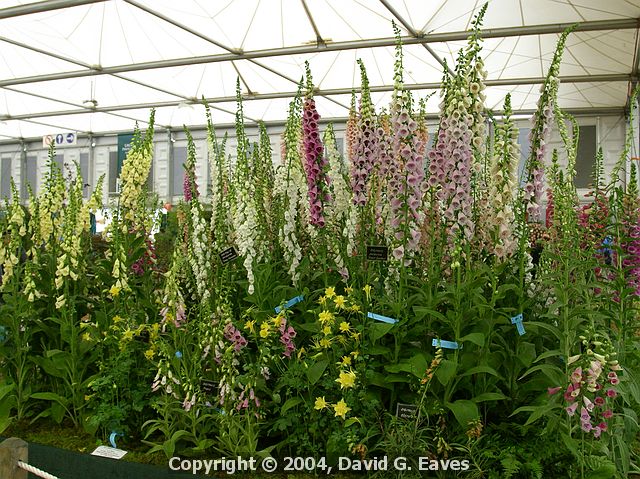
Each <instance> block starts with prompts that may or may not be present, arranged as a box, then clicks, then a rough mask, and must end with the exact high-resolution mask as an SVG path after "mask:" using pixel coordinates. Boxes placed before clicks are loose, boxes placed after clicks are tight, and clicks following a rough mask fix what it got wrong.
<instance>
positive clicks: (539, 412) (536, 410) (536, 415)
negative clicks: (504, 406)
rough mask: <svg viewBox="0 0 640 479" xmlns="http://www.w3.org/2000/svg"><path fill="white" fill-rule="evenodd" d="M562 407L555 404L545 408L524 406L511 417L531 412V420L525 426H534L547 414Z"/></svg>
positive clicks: (547, 405)
mask: <svg viewBox="0 0 640 479" xmlns="http://www.w3.org/2000/svg"><path fill="white" fill-rule="evenodd" d="M561 407H562V406H560V405H553V404H545V405H544V406H522V407H519V408H518V409H516V410H515V411H513V412H512V413H511V415H510V416H509V417H511V416H515V415H516V414H519V413H521V412H531V415H530V416H529V419H527V422H526V423H525V424H524V425H525V426H528V425H529V424H533V423H534V422H536V421H537V420H538V419H540V418H541V417H542V416H544V415H545V414H547V413H549V412H551V411H553V410H554V409H559V408H561Z"/></svg>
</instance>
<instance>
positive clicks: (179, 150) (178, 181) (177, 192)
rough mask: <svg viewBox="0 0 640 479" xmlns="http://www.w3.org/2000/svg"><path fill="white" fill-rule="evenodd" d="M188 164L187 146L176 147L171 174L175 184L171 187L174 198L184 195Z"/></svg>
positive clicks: (174, 148)
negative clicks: (185, 166)
mask: <svg viewBox="0 0 640 479" xmlns="http://www.w3.org/2000/svg"><path fill="white" fill-rule="evenodd" d="M186 162H187V147H186V146H174V147H173V155H172V158H171V164H172V167H171V173H172V176H171V177H172V178H173V183H172V187H171V195H172V196H183V195H184V187H183V183H184V164H185V163H186Z"/></svg>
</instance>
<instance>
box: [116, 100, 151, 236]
mask: <svg viewBox="0 0 640 479" xmlns="http://www.w3.org/2000/svg"><path fill="white" fill-rule="evenodd" d="M154 123H155V110H151V115H150V117H149V126H148V128H147V132H146V133H145V136H144V137H143V136H142V133H141V132H140V130H139V129H138V127H137V125H136V128H135V130H134V136H133V139H132V140H131V149H130V150H129V153H127V157H126V158H125V160H124V164H123V165H122V171H121V172H120V179H121V181H122V192H121V193H120V207H121V208H122V210H123V211H124V219H125V222H123V224H122V227H123V228H124V229H125V231H127V230H129V229H135V230H143V231H149V230H150V229H151V225H150V220H151V219H152V217H151V215H149V214H148V212H147V209H146V197H145V194H146V191H145V185H146V183H147V178H148V177H149V172H150V171H151V162H152V161H153V134H154Z"/></svg>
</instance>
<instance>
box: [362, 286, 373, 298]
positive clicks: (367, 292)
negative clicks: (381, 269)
mask: <svg viewBox="0 0 640 479" xmlns="http://www.w3.org/2000/svg"><path fill="white" fill-rule="evenodd" d="M362 290H363V291H364V294H365V295H366V296H367V301H371V285H370V284H366V285H365V286H364V288H362Z"/></svg>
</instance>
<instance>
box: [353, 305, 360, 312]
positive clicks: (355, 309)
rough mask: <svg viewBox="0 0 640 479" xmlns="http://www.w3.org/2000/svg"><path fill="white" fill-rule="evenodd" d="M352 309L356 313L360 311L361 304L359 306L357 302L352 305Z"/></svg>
mask: <svg viewBox="0 0 640 479" xmlns="http://www.w3.org/2000/svg"><path fill="white" fill-rule="evenodd" d="M351 311H353V312H354V313H357V312H358V311H360V306H358V305H357V304H354V305H352V306H351Z"/></svg>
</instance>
